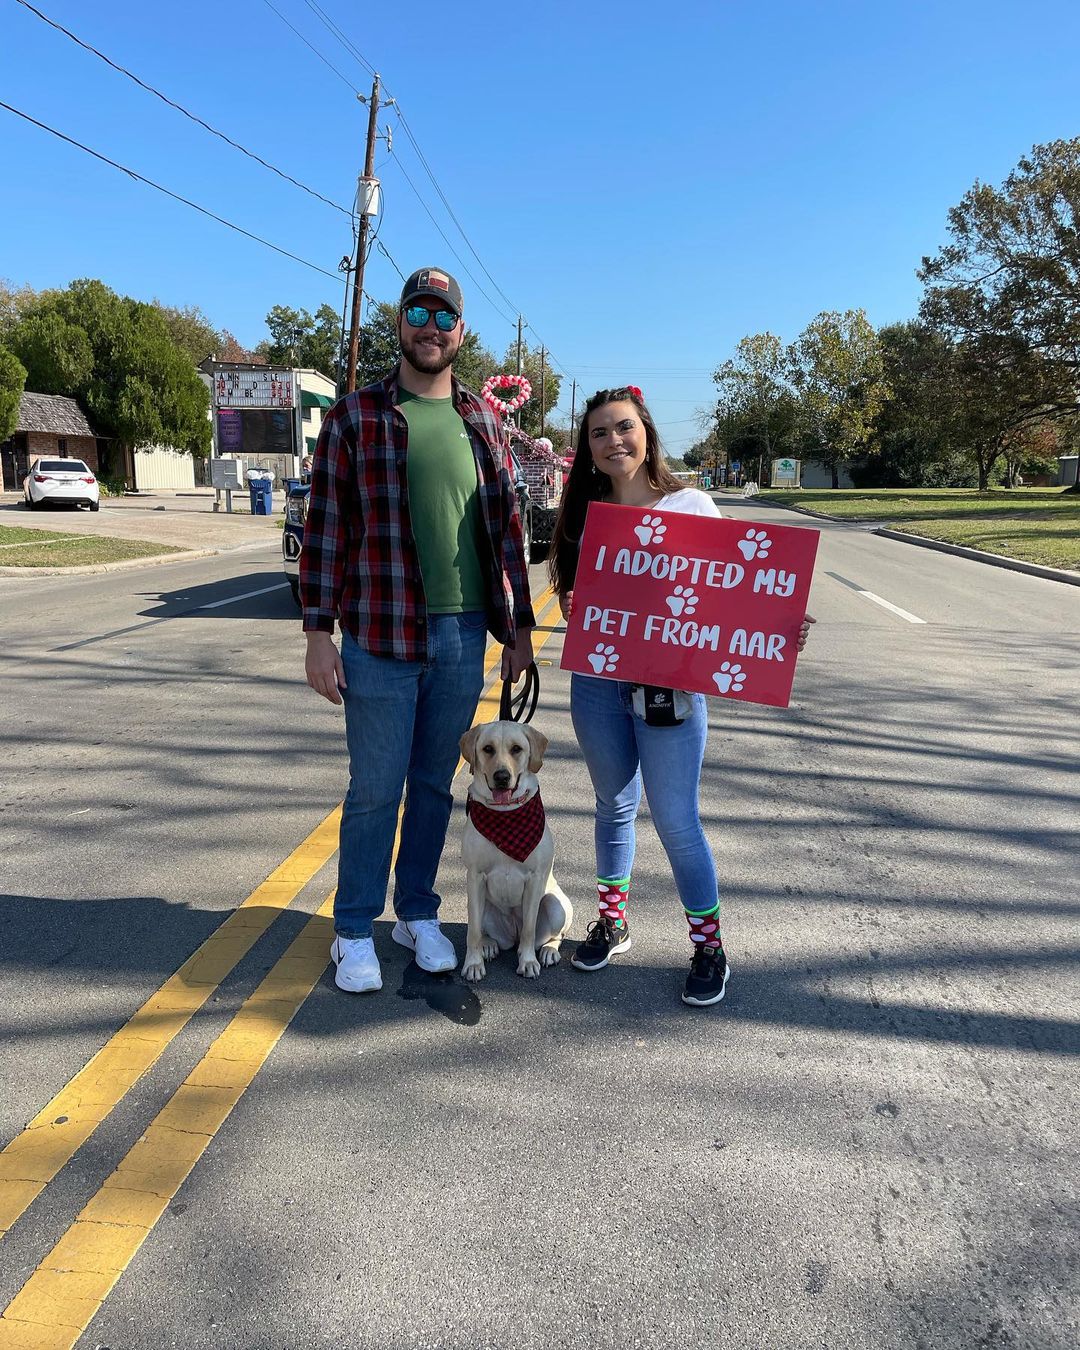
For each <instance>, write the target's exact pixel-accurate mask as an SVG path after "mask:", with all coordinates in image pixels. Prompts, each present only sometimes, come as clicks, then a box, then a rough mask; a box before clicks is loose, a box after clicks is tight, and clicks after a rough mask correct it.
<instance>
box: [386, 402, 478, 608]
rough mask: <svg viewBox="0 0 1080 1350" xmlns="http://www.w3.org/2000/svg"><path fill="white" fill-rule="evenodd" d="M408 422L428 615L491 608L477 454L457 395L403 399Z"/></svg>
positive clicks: (412, 508)
mask: <svg viewBox="0 0 1080 1350" xmlns="http://www.w3.org/2000/svg"><path fill="white" fill-rule="evenodd" d="M398 402H399V405H400V407H401V411H402V413H404V415H405V420H406V421H407V422H408V424H409V454H408V460H407V463H408V475H409V513H410V515H411V516H412V527H413V534H414V535H415V536H416V549H417V552H418V553H419V555H420V572H421V575H422V576H423V578H424V594H425V595H426V597H427V607H428V611H429V613H431V614H460V613H462V612H463V611H465V610H470V609H474V610H475V609H486V608H487V605H486V594H487V587H486V586H485V584H484V570H483V567H482V566H481V563H480V540H481V530H482V526H483V518H482V516H481V512H480V497H479V493H478V492H477V486H476V457H475V455H474V454H473V448H472V442H471V441H470V440H469V433H468V432H467V431H466V430H465V423H464V422H463V421H462V420H461V417H460V415H459V414H458V412H457V411H456V410H455V408H454V401H453V399H449V398H420V397H419V395H417V394H410V393H409V392H408V391H407V390H405V389H402V390H401V391H400V397H399V399H398Z"/></svg>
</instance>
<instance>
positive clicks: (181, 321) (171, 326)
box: [152, 300, 224, 366]
mask: <svg viewBox="0 0 1080 1350" xmlns="http://www.w3.org/2000/svg"><path fill="white" fill-rule="evenodd" d="M152 304H153V307H154V309H156V310H157V312H158V313H159V314H160V315H161V317H162V319H163V320H164V321H165V327H166V328H167V329H168V332H169V336H170V337H171V338H172V340H173V342H174V343H175V345H176V346H177V347H179V349H180V350H181V351H182V352H183V353H184V355H185V356H186V357H187V358H188V360H189V361H190V362H191V364H192V365H193V366H197V365H198V364H199V362H200V361H205V360H206V358H207V357H208V356H215V355H217V356H220V354H221V348H222V346H223V345H224V339H223V337H222V334H221V333H220V332H218V330H217V329H216V328H215V327H214V325H213V324H212V323H211V322H210V320H209V319H208V318H207V317H206V315H205V314H204V313H203V312H202V310H201V309H200V308H199V307H198V305H187V306H185V308H183V309H176V308H175V307H174V306H172V305H163V304H162V303H161V302H160V301H159V300H154V301H152Z"/></svg>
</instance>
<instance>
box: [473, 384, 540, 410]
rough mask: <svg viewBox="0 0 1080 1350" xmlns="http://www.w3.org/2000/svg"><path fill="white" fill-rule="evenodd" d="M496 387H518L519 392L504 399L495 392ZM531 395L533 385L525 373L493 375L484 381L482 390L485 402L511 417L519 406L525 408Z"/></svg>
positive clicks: (481, 394) (481, 395)
mask: <svg viewBox="0 0 1080 1350" xmlns="http://www.w3.org/2000/svg"><path fill="white" fill-rule="evenodd" d="M496 389H516V390H517V391H518V392H517V393H516V394H515V395H514V397H513V398H510V399H503V398H499V396H498V395H497V394H496V393H495V390H496ZM531 396H532V385H531V384H530V383H529V381H528V380H527V379H526V378H525V376H524V375H492V376H491V377H490V379H487V380H485V381H484V387H483V388H482V389H481V390H480V397H481V398H482V399H483V400H484V402H485V403H487V404H489V405H490V406H491V407H492V408H494V409H495V411H496V412H497V413H502V415H503V416H504V417H509V416H510V415H511V414H512V413H516V412H517V410H518V409H519V408H524V406H525V404H526V403H528V401H529V399H530V397H531Z"/></svg>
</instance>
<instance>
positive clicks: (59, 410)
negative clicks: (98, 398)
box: [0, 391, 106, 492]
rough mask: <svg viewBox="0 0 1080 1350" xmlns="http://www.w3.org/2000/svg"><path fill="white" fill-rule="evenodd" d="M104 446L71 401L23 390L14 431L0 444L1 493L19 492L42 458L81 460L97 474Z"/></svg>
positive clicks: (57, 395) (59, 395)
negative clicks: (24, 480) (2, 482)
mask: <svg viewBox="0 0 1080 1350" xmlns="http://www.w3.org/2000/svg"><path fill="white" fill-rule="evenodd" d="M105 445H106V443H105V441H104V438H102V437H100V436H98V435H97V433H96V432H95V431H94V428H93V427H92V426H91V425H90V423H89V421H88V420H87V417H86V414H85V413H84V412H83V410H82V409H81V408H80V407H79V405H78V403H76V402H75V400H74V399H73V398H64V397H63V395H61V394H34V393H31V392H29V391H26V392H24V393H23V395H22V397H21V398H20V400H19V421H18V424H17V425H16V427H15V432H14V434H13V435H12V436H11V437H9V439H8V440H6V441H4V443H3V444H2V445H0V466H2V469H3V481H4V491H5V492H20V491H22V482H23V479H24V478H25V477H26V475H27V474H28V473H29V471H30V468H31V466H32V465H33V464H34V463H35V462H36V461H37V460H39V459H42V458H47V459H81V460H82V461H83V462H84V463H85V464H87V465H88V466H89V467H90V468H91V469H92V470H93V471H94V473H97V472H98V468H99V464H100V458H99V456H100V454H102V453H104V451H105Z"/></svg>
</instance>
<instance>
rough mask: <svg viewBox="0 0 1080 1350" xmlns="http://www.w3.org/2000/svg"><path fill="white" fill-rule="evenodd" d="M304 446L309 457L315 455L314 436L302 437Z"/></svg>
mask: <svg viewBox="0 0 1080 1350" xmlns="http://www.w3.org/2000/svg"><path fill="white" fill-rule="evenodd" d="M304 445H305V446H306V447H307V452H308V454H309V455H313V454H314V453H315V437H314V436H305V437H304Z"/></svg>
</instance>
